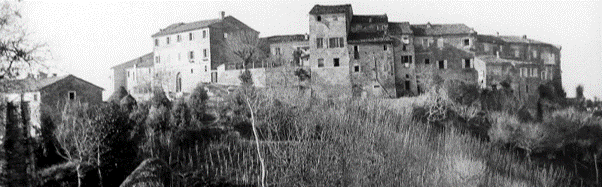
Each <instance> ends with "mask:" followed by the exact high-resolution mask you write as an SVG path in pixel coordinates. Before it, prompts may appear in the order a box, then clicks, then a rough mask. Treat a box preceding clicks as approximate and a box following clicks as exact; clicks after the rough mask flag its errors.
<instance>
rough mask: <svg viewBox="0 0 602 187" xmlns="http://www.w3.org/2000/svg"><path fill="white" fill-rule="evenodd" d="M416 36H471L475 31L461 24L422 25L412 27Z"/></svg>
mask: <svg viewBox="0 0 602 187" xmlns="http://www.w3.org/2000/svg"><path fill="white" fill-rule="evenodd" d="M411 28H412V31H413V32H414V35H418V36H430V35H448V34H470V33H472V32H474V31H473V29H471V28H470V27H468V26H466V25H464V24H462V23H460V24H430V23H427V24H421V25H411Z"/></svg>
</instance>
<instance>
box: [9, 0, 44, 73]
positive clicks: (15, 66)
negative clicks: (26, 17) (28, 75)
mask: <svg viewBox="0 0 602 187" xmlns="http://www.w3.org/2000/svg"><path fill="white" fill-rule="evenodd" d="M17 3H18V2H17ZM17 3H15V2H9V1H4V2H2V5H1V6H2V7H0V80H2V79H7V78H15V77H18V76H19V75H20V74H21V72H22V71H23V70H25V69H26V68H31V67H33V66H35V65H43V64H42V63H41V60H42V58H41V54H40V53H41V52H42V51H43V50H42V48H43V47H45V45H44V44H38V43H34V42H32V41H30V40H29V39H28V36H29V34H28V33H27V32H26V31H25V29H24V28H23V26H22V25H21V23H20V19H21V14H20V13H19V9H18V7H17Z"/></svg>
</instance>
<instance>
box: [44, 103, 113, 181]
mask: <svg viewBox="0 0 602 187" xmlns="http://www.w3.org/2000/svg"><path fill="white" fill-rule="evenodd" d="M98 134H99V129H98V128H97V126H96V125H94V124H93V120H92V119H91V118H89V116H88V114H86V109H85V107H84V106H81V105H78V104H73V105H66V106H65V109H64V110H63V114H62V121H61V123H60V124H59V125H57V127H56V130H55V131H54V137H55V138H56V140H57V141H58V145H59V147H60V149H61V150H62V151H59V152H58V153H59V154H60V155H61V156H62V157H63V158H65V159H66V160H69V161H71V162H74V163H76V165H77V167H76V172H77V179H78V180H77V182H78V186H82V182H83V181H82V180H83V178H84V172H85V171H84V167H86V166H90V165H94V164H98V162H99V161H100V158H99V157H100V155H101V154H102V153H100V151H101V150H102V149H100V147H101V144H102V143H101V140H100V138H99V136H98Z"/></svg>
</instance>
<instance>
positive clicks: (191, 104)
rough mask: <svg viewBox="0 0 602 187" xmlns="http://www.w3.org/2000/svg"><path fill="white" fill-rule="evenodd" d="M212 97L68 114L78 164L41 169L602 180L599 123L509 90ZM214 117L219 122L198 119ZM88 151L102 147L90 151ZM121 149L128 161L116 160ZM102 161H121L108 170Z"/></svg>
mask: <svg viewBox="0 0 602 187" xmlns="http://www.w3.org/2000/svg"><path fill="white" fill-rule="evenodd" d="M207 89H208V88H205V87H204V86H202V85H201V86H199V87H197V88H196V89H195V91H194V92H193V93H192V94H191V96H190V97H189V98H188V99H186V100H185V99H177V100H175V101H173V102H172V101H169V99H168V98H167V97H166V96H165V94H164V93H163V92H161V91H160V90H155V93H154V96H153V98H152V99H151V100H150V101H149V102H138V103H137V106H135V107H120V106H117V105H113V104H109V105H107V106H104V107H100V108H98V109H79V110H75V111H73V110H65V112H64V115H63V116H70V117H72V118H69V119H72V121H75V122H79V123H76V124H77V125H68V124H73V122H70V123H65V122H63V123H61V124H58V125H56V126H57V130H54V132H55V134H57V136H56V137H57V139H58V140H59V141H58V142H60V145H61V150H62V151H64V152H65V154H66V153H69V154H70V155H77V156H75V157H72V158H70V159H68V161H69V162H65V163H61V164H56V165H53V166H50V167H47V168H41V169H40V176H41V178H42V181H46V182H45V183H43V184H47V185H49V184H55V183H56V181H61V180H63V181H64V183H65V184H72V185H73V184H77V183H78V182H77V179H78V177H77V176H76V175H77V172H78V165H80V164H83V163H86V167H84V168H83V169H82V168H80V170H82V172H81V173H85V174H86V175H84V176H83V178H82V179H81V180H83V182H82V183H83V184H86V185H89V184H94V182H92V181H96V180H101V181H103V182H102V183H100V184H103V185H105V186H115V185H118V184H119V183H120V182H122V181H124V179H125V178H126V177H127V176H128V174H129V173H130V172H132V171H133V170H134V168H135V167H136V165H137V164H139V163H140V162H141V161H142V160H145V159H149V158H156V159H159V160H158V162H161V160H162V161H164V162H165V164H166V166H169V169H170V171H169V174H168V176H169V180H168V181H169V183H170V184H171V186H220V185H222V186H234V185H240V186H246V185H258V186H294V185H297V186H595V185H598V184H599V182H600V181H599V180H600V179H599V176H600V171H599V161H600V156H602V144H600V143H599V142H602V140H600V138H599V137H602V136H601V135H602V121H601V119H600V118H599V117H596V116H595V115H593V114H592V113H590V112H587V111H584V110H581V109H579V108H576V107H568V108H567V107H559V108H554V107H541V111H538V112H537V113H541V115H542V116H543V117H542V118H541V120H538V119H536V118H534V117H532V116H534V115H532V113H533V109H532V108H529V107H526V106H525V102H524V101H521V100H519V99H518V98H515V97H510V96H512V94H511V93H510V92H508V91H507V90H506V89H505V88H503V89H500V90H480V89H479V88H478V87H476V86H475V85H472V84H468V83H464V82H461V81H460V82H457V81H445V80H443V81H441V82H438V83H437V84H436V85H435V86H433V87H432V89H429V90H427V92H426V93H425V94H423V95H421V96H419V97H414V98H401V99H394V100H391V99H388V100H380V99H352V100H345V99H343V100H334V99H319V98H315V97H307V94H303V93H302V92H300V91H299V90H298V89H297V88H284V87H282V88H279V87H276V88H265V89H258V88H254V87H252V86H251V85H247V86H242V87H239V88H238V89H236V90H234V91H232V92H231V93H230V94H228V95H225V96H223V98H221V101H220V102H219V104H217V103H212V104H209V103H210V102H213V101H212V100H210V99H209V97H208V94H207ZM211 89H215V88H211ZM546 89H553V86H551V85H548V86H545V87H541V88H540V92H541V93H547V94H548V95H544V94H542V95H541V96H540V97H541V98H542V103H546V102H547V103H554V102H555V100H560V96H558V95H555V94H553V93H555V92H547V91H546ZM544 100H545V102H544ZM547 105H553V104H547ZM547 105H546V106H547ZM70 112H71V113H70ZM67 114H69V115H67ZM90 114H94V115H90ZM211 114H215V115H216V116H213V117H215V120H213V121H208V120H201V122H199V121H198V119H201V118H206V117H207V116H210V115H211ZM203 116H204V117H203ZM66 121H69V120H66ZM84 127H86V128H89V129H86V130H80V129H82V128H84ZM109 127H111V128H113V130H106V128H109ZM50 129H51V128H50ZM59 129H60V131H61V132H57V131H59ZM44 131H51V130H44ZM76 132H77V133H76ZM86 132H90V133H92V132H94V133H93V135H90V133H86ZM78 133H79V134H78ZM58 135H60V136H58ZM65 137H69V138H71V139H72V140H71V141H67V139H66V138H65ZM78 137H79V139H78ZM117 137H120V138H117ZM59 138H60V139H59ZM74 138H75V139H74ZM76 139H77V140H76ZM87 142H90V143H87ZM80 144H81V145H96V146H86V147H82V148H79V149H78V145H80ZM94 147H96V148H94ZM116 150H127V151H124V152H119V153H117V152H111V151H116ZM99 153H100V158H105V157H107V158H111V159H100V161H98V159H97V158H99V156H98V155H99ZM79 155H82V156H79ZM68 158H69V157H68ZM126 158H127V161H126ZM132 161H133V162H132ZM109 166H114V167H109ZM141 167H142V166H141ZM262 168H263V169H262ZM264 172H265V173H264ZM134 173H136V172H134ZM262 173H264V174H262ZM109 175H111V176H110V179H111V180H117V179H118V181H112V182H111V181H110V180H109V179H108V178H109ZM161 175H162V176H163V177H162V179H161V180H164V179H165V175H164V174H161ZM58 176H65V177H64V178H62V179H59V178H60V177H58ZM261 176H265V178H264V177H261ZM132 177H135V176H130V178H132ZM165 180H166V181H167V179H165Z"/></svg>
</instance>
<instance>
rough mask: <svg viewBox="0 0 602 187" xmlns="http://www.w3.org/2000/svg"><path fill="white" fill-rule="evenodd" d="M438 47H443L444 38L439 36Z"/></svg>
mask: <svg viewBox="0 0 602 187" xmlns="http://www.w3.org/2000/svg"><path fill="white" fill-rule="evenodd" d="M437 47H438V48H443V38H437Z"/></svg>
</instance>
